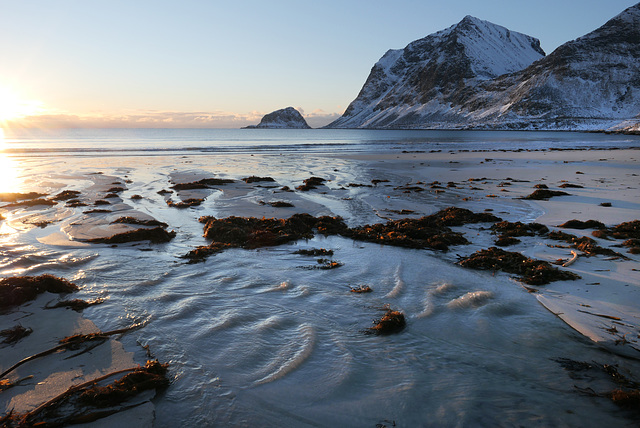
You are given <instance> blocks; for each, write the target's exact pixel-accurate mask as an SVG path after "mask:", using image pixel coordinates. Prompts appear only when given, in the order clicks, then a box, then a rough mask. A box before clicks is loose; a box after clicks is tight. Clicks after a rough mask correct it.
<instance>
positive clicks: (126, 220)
mask: <svg viewBox="0 0 640 428" xmlns="http://www.w3.org/2000/svg"><path fill="white" fill-rule="evenodd" d="M117 223H122V224H137V225H141V226H160V227H167V226H168V224H167V223H163V222H161V221H158V220H156V219H146V220H142V219H139V218H136V217H131V216H126V217H118V218H117V219H115V220H113V221H112V222H111V224H117Z"/></svg>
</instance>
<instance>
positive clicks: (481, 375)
mask: <svg viewBox="0 0 640 428" xmlns="http://www.w3.org/2000/svg"><path fill="white" fill-rule="evenodd" d="M628 147H635V148H637V147H640V137H637V136H625V135H605V134H596V133H577V132H575V133H574V132H519V131H500V132H496V131H417V130H412V131H386V130H330V129H313V130H258V129H246V130H239V129H234V130H222V129H102V130H98V129H64V130H48V131H46V130H20V131H10V130H5V131H4V135H3V139H2V144H1V147H0V148H1V149H2V152H1V153H0V156H2V162H1V163H0V165H2V168H3V169H4V170H5V171H10V174H11V175H10V176H6V178H3V180H2V181H3V182H4V184H8V183H10V184H11V188H10V189H9V188H4V189H3V190H2V191H22V192H27V191H35V190H41V189H44V190H47V189H49V191H59V190H61V189H69V188H73V189H78V190H81V191H84V190H85V189H87V188H88V187H90V183H89V184H87V181H86V180H87V179H86V177H88V174H92V173H100V174H102V175H104V176H108V177H114V178H115V179H118V180H126V182H127V183H128V184H127V191H126V192H125V194H124V195H123V196H122V197H123V199H127V200H128V197H129V196H130V195H133V194H138V195H141V196H142V199H141V200H140V201H139V202H127V204H129V205H132V206H134V207H135V209H137V210H139V211H141V212H144V213H145V214H148V215H151V216H153V217H154V218H156V219H158V220H160V221H163V222H166V223H168V224H169V229H173V230H175V231H176V232H177V235H176V238H175V239H174V240H172V241H171V242H169V243H166V244H154V245H147V244H145V245H134V244H123V245H118V246H116V247H113V246H111V245H91V246H88V247H65V246H57V245H48V244H44V243H42V242H43V239H42V238H43V237H45V236H47V235H50V234H52V233H55V232H59V231H60V230H61V229H63V226H62V225H64V224H69V223H71V222H73V221H75V220H74V219H77V216H78V215H79V214H77V213H76V212H75V211H73V210H68V209H67V210H66V211H55V212H53V213H51V215H50V218H53V219H54V221H52V222H51V223H49V224H46V225H45V226H43V227H35V226H27V225H24V224H21V223H20V221H19V220H20V216H21V215H22V214H20V213H17V214H13V217H12V215H11V214H10V215H9V219H8V220H7V221H5V222H4V223H3V225H2V229H0V275H2V276H12V275H39V274H43V273H50V274H53V275H57V276H62V277H65V278H67V279H69V280H71V281H73V282H75V283H76V284H77V285H79V286H80V287H81V290H80V291H79V292H78V293H76V294H77V296H74V297H77V298H82V299H86V300H91V299H96V298H103V299H105V302H104V303H102V304H100V305H96V306H92V307H89V308H87V309H85V310H84V312H83V316H84V317H85V318H88V319H90V320H92V321H93V322H94V323H95V324H96V325H97V326H98V327H99V328H100V329H102V330H103V331H107V330H113V329H117V328H123V327H126V326H128V325H131V324H134V323H138V322H141V323H143V324H144V327H143V328H141V329H138V330H135V331H133V332H130V333H128V334H125V335H123V336H122V338H121V339H120V340H121V341H122V343H123V344H124V346H125V348H126V349H127V350H129V351H131V352H134V354H135V358H136V360H138V361H141V362H144V361H145V360H146V358H147V355H146V353H147V350H146V349H148V351H149V352H150V354H151V355H152V356H153V357H154V358H157V359H158V360H160V361H161V362H163V363H168V364H169V374H170V378H171V385H170V386H169V387H168V388H167V389H166V390H164V391H161V392H159V393H158V395H157V396H156V398H155V399H154V404H155V406H156V410H155V411H156V419H155V422H154V426H156V427H196V426H197V427H208V426H211V427H218V426H246V427H257V426H260V427H307V426H308V427H371V428H373V427H383V426H386V427H392V426H397V427H516V426H517V427H577V426H580V427H605V426H637V423H638V419H637V414H636V416H634V415H633V414H630V413H628V412H625V411H621V410H620V408H618V407H617V406H615V405H614V404H613V403H612V402H611V401H610V400H608V399H605V398H602V397H598V396H595V395H594V394H589V393H587V392H585V390H583V389H581V388H578V387H577V386H580V385H583V384H585V382H586V381H587V380H588V379H585V378H576V377H575V374H573V373H572V372H570V371H567V370H565V367H564V366H563V364H562V363H561V362H562V361H568V360H572V361H581V362H583V361H586V362H590V363H593V364H612V365H615V364H618V365H619V366H620V367H621V370H622V369H626V370H630V371H635V374H636V375H638V372H637V370H638V369H639V368H640V366H639V365H638V363H637V362H634V361H630V360H627V359H625V358H623V357H620V356H616V355H614V354H611V353H608V352H606V351H604V350H602V349H600V348H598V347H597V346H595V345H594V344H593V343H592V342H591V341H589V340H587V339H585V338H584V337H583V336H581V335H580V334H578V333H577V332H575V331H573V330H572V329H571V328H570V327H568V326H567V325H566V324H564V323H563V322H562V321H561V320H560V319H559V318H557V317H556V316H554V315H553V314H551V313H550V312H549V311H548V310H547V309H545V308H544V307H543V306H542V305H540V304H538V302H537V301H536V299H535V297H532V295H530V294H529V293H527V292H526V291H524V290H523V288H522V286H521V284H520V283H518V282H517V281H515V280H513V279H511V278H510V277H509V276H508V275H503V274H494V273H490V272H478V271H471V270H468V269H463V268H461V267H459V266H457V265H456V264H455V263H454V262H455V259H456V254H455V252H458V253H468V252H470V250H468V249H464V248H459V249H456V251H455V252H454V253H453V254H449V253H448V254H446V255H445V254H442V253H439V252H434V251H429V250H415V249H406V248H397V247H389V246H380V245H376V244H372V243H364V242H355V241H352V240H348V239H346V238H343V237H339V236H330V237H323V236H316V237H314V238H313V239H309V240H305V241H299V242H295V243H291V244H288V245H282V246H278V247H267V248H261V249H256V250H245V249H239V248H237V249H230V250H227V251H224V252H221V253H219V254H216V255H214V256H212V257H210V258H209V259H207V260H206V261H205V262H203V263H196V264H189V263H187V262H186V261H185V260H184V259H182V258H181V257H180V256H182V255H184V254H185V253H187V252H188V251H189V250H190V249H193V248H195V247H196V246H198V245H204V244H206V240H205V239H204V238H203V236H202V234H203V229H202V224H201V223H199V222H198V218H199V217H200V216H204V215H215V216H225V215H231V214H235V215H243V212H242V209H241V207H242V206H243V205H242V204H244V203H246V202H247V198H251V195H248V196H246V195H245V196H242V195H240V196H238V197H237V199H234V198H233V197H227V198H225V197H223V196H222V192H218V191H216V192H214V193H212V194H211V195H209V197H207V199H206V201H205V203H203V204H202V205H201V206H198V207H193V208H189V209H187V210H177V209H174V208H170V207H168V206H167V205H166V204H165V203H164V201H163V200H162V198H161V197H160V196H159V195H158V194H157V191H159V190H161V189H164V188H168V187H169V186H170V177H171V176H172V174H175V173H179V172H185V171H186V172H188V171H196V170H197V171H206V172H210V173H216V174H219V175H221V176H224V177H230V178H234V179H239V178H241V177H244V176H248V175H254V174H255V175H260V176H272V177H274V178H275V179H276V181H277V182H278V184H279V185H289V186H290V187H291V188H292V189H293V188H294V187H295V185H296V183H297V184H300V183H301V181H302V180H303V179H304V178H308V177H309V176H310V175H318V176H324V177H333V179H334V180H341V181H343V182H345V183H346V182H349V181H354V182H366V180H370V179H371V178H372V177H371V176H370V175H368V174H370V169H365V168H364V167H363V164H362V163H359V162H356V161H350V160H349V159H345V158H344V157H341V156H342V155H346V154H349V155H351V154H358V153H372V152H374V153H397V152H399V153H401V152H407V153H411V152H416V153H417V152H425V153H427V152H431V151H435V152H437V151H443V152H444V151H513V150H551V149H553V150H570V149H576V148H581V149H612V148H628ZM3 177H5V176H3ZM375 178H379V179H385V178H389V179H391V180H393V179H395V178H397V177H386V176H377V177H375ZM261 191H264V189H262V190H261ZM353 191H354V194H353V196H352V197H350V198H338V197H334V196H332V195H322V194H320V193H318V192H316V193H313V194H312V192H309V195H302V196H301V197H302V198H308V199H309V202H310V203H313V204H314V206H316V207H318V206H320V207H321V209H320V211H321V212H326V213H328V214H336V215H341V216H342V217H344V218H345V221H347V223H348V224H350V225H356V224H366V223H371V222H375V221H378V222H379V221H383V220H382V219H381V218H380V217H378V216H376V215H375V213H373V212H372V210H371V208H370V207H369V206H368V204H367V199H366V198H365V197H362V198H360V197H359V195H364V193H358V192H366V191H367V190H366V189H363V190H357V191H356V190H355V189H354V190H353ZM422 203H424V204H427V205H428V204H430V203H431V202H430V200H425V201H422ZM136 204H137V205H136ZM442 204H444V202H443V201H442V200H441V199H439V200H435V199H434V200H433V211H435V210H437V209H439V208H441V207H442V206H441V205H442ZM234 210H236V211H234ZM496 211H507V212H509V213H510V214H509V215H508V218H509V220H512V221H517V220H522V221H531V220H533V219H535V218H536V217H537V216H538V215H539V214H540V213H539V212H536V211H534V209H533V208H531V206H530V205H527V204H519V203H515V202H514V203H509V204H506V205H504V206H502V207H499V208H497V209H496ZM10 220H12V221H10ZM313 248H324V249H330V250H332V251H333V256H331V258H332V259H333V260H335V261H338V262H339V263H341V266H340V267H339V268H336V269H330V270H324V269H316V268H314V267H317V265H318V263H317V260H316V258H313V257H304V256H300V255H298V254H294V252H295V251H296V250H300V249H313ZM360 285H368V286H370V287H371V288H372V289H373V292H372V293H367V294H356V293H351V292H350V289H351V287H358V286H360ZM385 308H392V309H397V310H401V311H402V312H403V313H404V314H405V316H406V319H407V326H406V328H405V329H404V330H403V331H402V332H400V333H398V334H392V335H386V336H377V335H371V334H366V333H367V329H368V328H369V327H371V326H372V325H373V324H372V322H373V320H375V319H376V318H380V316H381V315H382V314H384V310H385ZM0 328H5V327H4V326H0ZM145 348H146V349H145ZM584 376H589V374H585V375H584ZM586 384H587V385H591V386H593V385H594V384H593V383H588V382H587V383H586ZM598 385H600V384H598ZM602 385H603V388H604V384H602ZM634 418H636V419H634Z"/></svg>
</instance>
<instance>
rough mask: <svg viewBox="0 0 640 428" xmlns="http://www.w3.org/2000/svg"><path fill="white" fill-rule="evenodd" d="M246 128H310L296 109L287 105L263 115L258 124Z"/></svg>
mask: <svg viewBox="0 0 640 428" xmlns="http://www.w3.org/2000/svg"><path fill="white" fill-rule="evenodd" d="M247 128H270V129H288V128H292V129H310V128H311V127H310V126H309V125H308V124H307V121H306V120H304V117H302V115H301V114H300V112H299V111H298V110H296V109H294V108H293V107H287V108H284V109H281V110H276V111H274V112H271V113H269V114H267V115H265V116H264V117H263V118H262V120H261V121H260V123H259V124H258V125H255V126H247Z"/></svg>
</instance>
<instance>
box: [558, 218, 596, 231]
mask: <svg viewBox="0 0 640 428" xmlns="http://www.w3.org/2000/svg"><path fill="white" fill-rule="evenodd" d="M558 227H562V228H565V229H578V230H584V229H606V228H607V226H605V225H604V223H602V222H601V221H598V220H587V221H580V220H575V219H574V220H569V221H566V222H564V223H562V224H561V225H559V226H558Z"/></svg>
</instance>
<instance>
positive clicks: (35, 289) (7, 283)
mask: <svg viewBox="0 0 640 428" xmlns="http://www.w3.org/2000/svg"><path fill="white" fill-rule="evenodd" d="M77 290H78V287H77V286H76V285H75V284H73V283H72V282H69V281H67V280H66V279H64V278H58V277H55V276H53V275H48V274H44V275H40V276H15V277H9V278H2V279H0V309H8V308H11V307H15V306H19V305H22V304H23V303H25V302H28V301H30V300H34V299H35V298H36V297H37V296H38V294H41V293H44V292H49V293H58V294H62V293H71V292H74V291H77Z"/></svg>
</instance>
